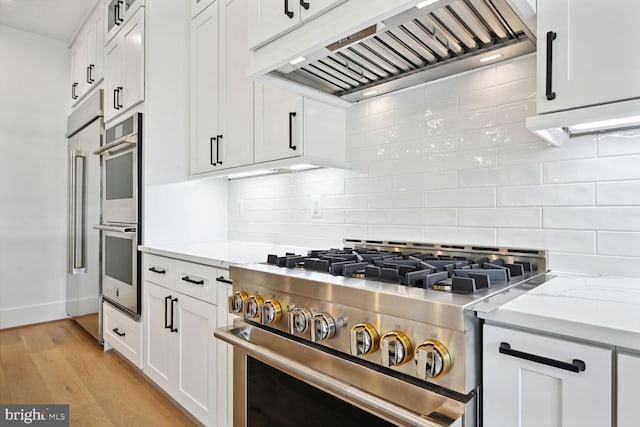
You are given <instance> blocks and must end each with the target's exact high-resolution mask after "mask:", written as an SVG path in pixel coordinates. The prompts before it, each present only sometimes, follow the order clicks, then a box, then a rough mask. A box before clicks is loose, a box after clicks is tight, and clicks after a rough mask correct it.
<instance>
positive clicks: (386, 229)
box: [367, 225, 423, 242]
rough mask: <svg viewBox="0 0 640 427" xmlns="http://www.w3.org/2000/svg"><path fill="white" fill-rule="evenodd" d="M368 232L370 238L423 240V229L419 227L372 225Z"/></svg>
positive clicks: (407, 240) (408, 240)
mask: <svg viewBox="0 0 640 427" xmlns="http://www.w3.org/2000/svg"><path fill="white" fill-rule="evenodd" d="M367 234H368V238H369V239H377V240H391V241H406V242H415V241H418V242H421V241H423V234H422V229H420V228H419V227H404V226H399V225H398V226H393V225H370V226H369V227H368V230H367Z"/></svg>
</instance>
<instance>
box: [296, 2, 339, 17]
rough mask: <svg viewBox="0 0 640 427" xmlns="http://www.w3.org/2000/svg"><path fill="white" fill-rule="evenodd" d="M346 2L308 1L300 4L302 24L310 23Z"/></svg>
mask: <svg viewBox="0 0 640 427" xmlns="http://www.w3.org/2000/svg"><path fill="white" fill-rule="evenodd" d="M344 1H345V0H306V1H301V2H300V17H301V19H302V22H306V21H309V20H310V19H312V18H315V17H316V16H318V15H321V14H323V13H325V12H326V11H327V10H329V9H333V8H334V7H336V6H337V5H339V4H340V3H342V2H344Z"/></svg>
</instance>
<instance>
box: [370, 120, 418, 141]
mask: <svg viewBox="0 0 640 427" xmlns="http://www.w3.org/2000/svg"><path fill="white" fill-rule="evenodd" d="M423 136H424V123H423V121H422V120H420V121H417V122H414V123H407V124H406V125H402V126H393V127H390V128H386V129H379V130H375V131H371V132H369V133H368V134H367V145H370V146H371V145H373V146H377V145H382V144H393V143H397V142H401V141H407V140H415V139H419V138H422V137H423Z"/></svg>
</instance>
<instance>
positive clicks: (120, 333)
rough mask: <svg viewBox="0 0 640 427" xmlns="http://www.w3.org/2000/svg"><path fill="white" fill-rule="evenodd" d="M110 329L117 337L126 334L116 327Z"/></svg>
mask: <svg viewBox="0 0 640 427" xmlns="http://www.w3.org/2000/svg"><path fill="white" fill-rule="evenodd" d="M112 331H113V332H114V333H115V334H116V335H117V336H119V337H123V336H125V335H127V334H126V333H125V332H120V331H119V330H118V328H113V329H112Z"/></svg>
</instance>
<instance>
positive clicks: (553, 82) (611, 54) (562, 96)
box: [537, 0, 640, 113]
mask: <svg viewBox="0 0 640 427" xmlns="http://www.w3.org/2000/svg"><path fill="white" fill-rule="evenodd" d="M537 7H538V16H537V21H538V43H537V45H538V54H537V55H538V84H537V86H538V91H537V106H538V107H537V109H538V113H547V112H552V111H559V110H566V109H571V108H576V107H582V106H588V105H594V104H602V103H606V102H610V101H615V100H623V99H630V98H637V97H639V96H640V79H638V78H637V76H638V73H639V72H640V56H638V55H634V54H633V53H632V52H634V51H636V49H637V47H636V43H635V41H636V40H639V39H640V26H638V25H637V17H638V16H640V2H638V1H636V0H611V1H606V2H605V1H587V2H584V1H572V0H538V3H537ZM621 30H624V36H621V37H618V38H616V39H615V40H613V39H611V38H610V37H603V36H602V35H603V34H619V33H620V31H621ZM549 62H550V64H551V67H550V70H547V66H548V64H549ZM549 79H550V80H549Z"/></svg>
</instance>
